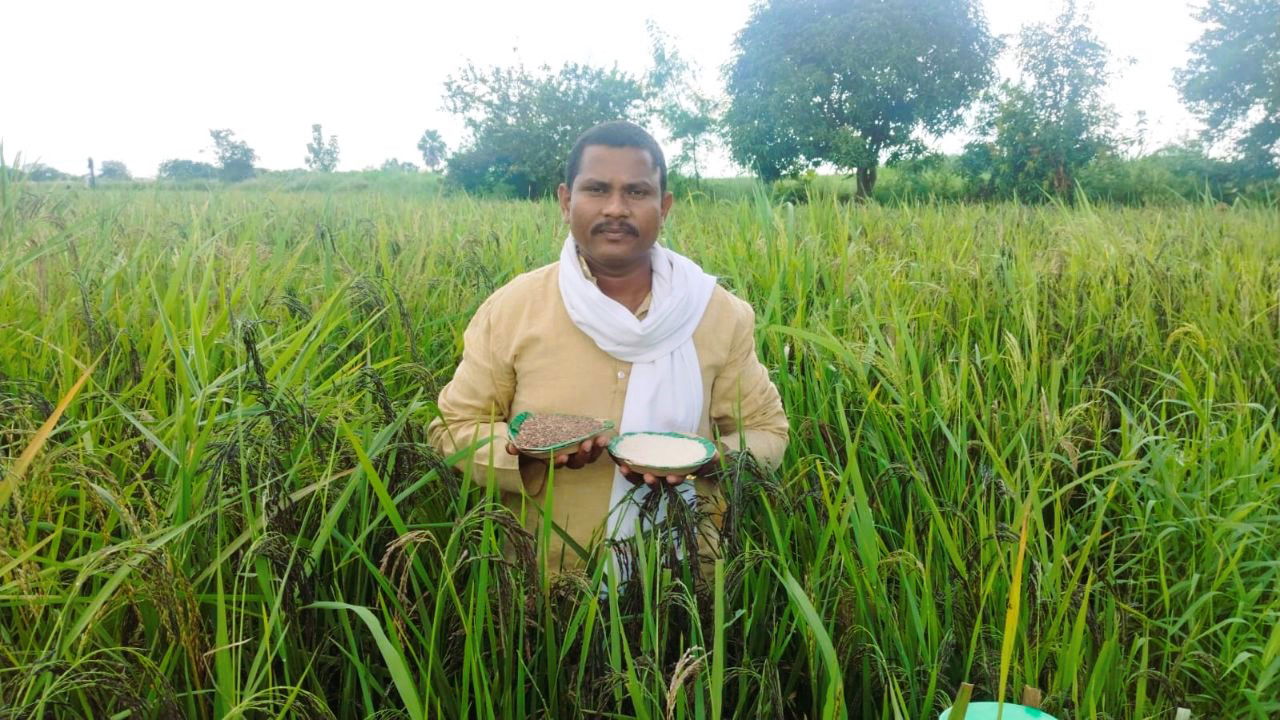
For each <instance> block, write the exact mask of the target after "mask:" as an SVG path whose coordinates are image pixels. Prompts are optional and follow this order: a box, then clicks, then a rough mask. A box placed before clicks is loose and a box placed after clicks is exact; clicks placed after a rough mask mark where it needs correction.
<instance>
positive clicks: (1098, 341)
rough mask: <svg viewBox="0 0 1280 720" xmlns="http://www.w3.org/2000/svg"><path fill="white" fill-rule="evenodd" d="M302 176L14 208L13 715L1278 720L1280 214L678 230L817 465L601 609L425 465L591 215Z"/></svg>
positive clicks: (5, 537)
mask: <svg viewBox="0 0 1280 720" xmlns="http://www.w3.org/2000/svg"><path fill="white" fill-rule="evenodd" d="M2 164H3V163H0V165H2ZM890 169H891V170H895V171H896V170H897V168H890ZM934 169H935V170H936V169H937V168H934ZM272 175H273V174H265V173H264V174H263V175H262V176H260V177H257V178H254V179H253V180H251V181H249V182H247V183H244V184H242V185H239V186H236V187H234V188H221V187H215V188H214V189H213V190H212V191H210V190H207V189H202V190H200V191H198V192H187V191H182V190H173V189H162V190H152V189H146V190H138V189H136V188H134V186H131V185H122V186H114V187H107V188H105V189H99V191H97V192H93V193H90V192H88V191H85V190H81V189H74V190H63V189H61V188H57V187H53V188H49V187H42V188H31V187H21V188H18V189H17V190H16V191H15V189H14V186H13V185H12V184H9V183H10V181H9V180H7V179H6V178H7V177H8V175H7V174H0V492H9V491H10V489H11V492H9V494H8V495H7V496H6V497H7V498H8V500H7V503H6V504H5V505H2V506H0V715H4V716H11V717H16V718H29V717H30V718H51V719H59V718H68V719H70V718H98V717H104V718H105V717H113V716H121V717H123V716H125V715H126V714H127V716H128V717H131V718H191V719H192V720H201V719H203V718H228V717H231V718H236V717H240V718H259V717H261V718H295V717H297V718H342V719H343V720H347V719H348V718H350V719H352V720H356V719H369V718H382V717H405V718H412V717H430V718H473V717H474V718H503V719H512V720H515V719H520V720H523V719H524V718H536V717H541V718H576V717H615V718H623V717H626V718H650V719H651V720H658V719H659V718H661V719H662V720H666V719H667V718H671V720H695V719H699V718H713V717H717V714H716V710H717V709H718V710H719V717H721V718H749V719H751V720H756V719H759V718H779V717H781V718H820V717H850V718H924V719H929V718H936V717H937V715H938V713H939V711H940V710H941V709H942V708H943V707H945V706H946V704H947V703H948V699H949V698H950V697H953V696H954V693H955V691H956V689H957V687H958V685H959V683H960V682H962V681H966V680H967V681H970V682H975V683H977V684H978V691H977V695H976V697H978V698H981V699H989V698H992V697H993V696H995V694H996V692H997V688H998V686H999V684H1000V675H1001V672H1000V669H1001V667H1002V666H1007V667H1008V672H1009V674H1010V677H1009V685H1010V687H1011V688H1015V690H1014V696H1015V697H1016V688H1020V687H1021V686H1022V684H1024V683H1029V684H1033V685H1035V686H1037V687H1039V688H1041V689H1043V690H1044V691H1045V705H1046V710H1048V711H1049V712H1051V713H1053V714H1054V715H1055V716H1056V717H1059V718H1064V719H1066V718H1101V717H1106V718H1115V719H1116V720H1126V719H1128V718H1135V719H1137V718H1170V717H1172V716H1173V712H1174V707H1175V706H1178V705H1185V706H1188V707H1190V708H1192V709H1193V710H1194V716H1195V717H1212V718H1232V719H1236V718H1239V719H1241V720H1266V719H1268V718H1274V717H1276V716H1277V714H1280V701H1278V700H1277V698H1278V697H1280V693H1277V688H1278V687H1280V686H1278V685H1277V683H1280V677H1278V676H1277V674H1276V671H1275V670H1276V667H1277V665H1276V663H1277V662H1278V661H1280V630H1277V628H1278V627H1280V594H1278V593H1277V592H1276V591H1275V589H1276V587H1277V582H1278V581H1280V567H1277V564H1276V561H1275V548H1277V547H1280V518H1278V517H1277V511H1276V508H1277V507H1280V470H1278V468H1280V426H1278V425H1277V413H1276V408H1277V407H1278V406H1280V357H1278V356H1277V353H1276V352H1275V348H1276V346H1277V344H1278V343H1280V326H1278V325H1277V324H1276V322H1275V274H1276V269H1277V268H1278V267H1280V244H1277V243H1276V242H1275V238H1276V237H1280V213H1277V212H1276V211H1275V209H1274V208H1264V209H1250V208H1248V207H1243V206H1240V207H1233V208H1224V209H1219V208H1215V207H1213V206H1204V205H1195V206H1183V207H1178V208H1176V209H1168V208H1157V209H1149V210H1134V209H1125V208H1122V209H1110V208H1095V207H1089V206H1081V207H1077V208H1068V207H1065V206H1063V205H1045V206H1040V207H1026V206H1020V205H1011V204H1000V205H992V206H963V205H959V206H957V205H930V204H916V205H912V206H909V207H901V208H899V207H885V206H879V205H875V204H857V205H854V204H836V203H835V202H832V201H831V199H830V198H829V197H826V196H823V197H822V198H820V199H819V200H818V201H811V202H809V203H808V204H804V205H789V206H777V205H774V204H772V203H770V202H768V201H767V199H765V198H761V197H760V196H758V195H756V194H755V193H756V191H757V190H758V189H759V186H758V185H754V184H747V183H748V182H749V181H744V180H733V181H731V182H730V183H726V184H727V185H732V186H733V188H734V189H735V190H745V191H746V194H745V195H743V196H741V197H739V198H738V199H736V200H732V201H718V202H708V203H702V202H696V203H692V204H685V205H681V206H680V207H679V208H678V210H677V212H675V213H673V214H672V217H671V222H670V223H669V226H668V237H669V239H670V241H671V242H672V244H673V245H674V246H675V247H676V248H678V249H680V250H681V251H682V252H687V253H689V254H690V255H692V256H694V257H696V258H697V259H698V260H699V261H700V262H701V263H703V265H704V266H705V267H706V268H707V269H708V271H709V272H712V273H714V274H716V275H717V276H719V277H720V278H721V281H722V282H723V283H724V284H725V285H726V286H728V287H731V288H732V289H733V290H735V291H736V292H738V293H739V294H741V295H742V296H743V297H745V298H746V299H748V300H749V301H750V302H751V303H752V305H753V307H754V308H755V311H756V318H757V323H758V326H759V330H758V334H757V342H758V347H759V352H760V356H761V359H762V361H763V362H764V363H765V365H766V366H767V367H768V368H770V370H771V375H772V377H773V378H774V379H775V382H776V383H777V384H778V387H779V391H780V393H781V396H782V398H783V401H784V403H785V404H786V407H787V410H788V413H789V416H790V418H791V419H792V441H791V447H790V449H789V451H788V453H787V457H786V459H785V462H784V464H783V468H782V470H781V471H780V472H779V473H777V474H776V475H770V474H764V473H760V472H759V471H758V470H757V469H755V468H753V466H752V464H751V463H750V462H749V460H748V459H747V458H746V457H745V456H734V457H733V458H732V462H730V463H729V464H728V465H727V467H726V468H725V469H724V472H723V474H722V478H721V487H722V489H723V490H724V493H725V495H726V499H727V502H728V504H727V514H726V515H725V516H724V518H723V524H722V528H721V535H722V537H723V541H722V542H723V545H722V555H723V557H721V558H719V559H718V560H719V562H718V563H708V565H709V566H710V567H709V568H707V569H706V571H705V574H703V575H701V576H700V577H699V578H698V580H696V581H695V580H694V575H693V573H694V572H695V570H697V569H700V568H699V566H698V564H697V563H693V562H689V561H688V560H687V559H685V560H684V561H680V560H675V559H672V558H670V557H669V555H665V554H664V553H669V551H670V550H671V545H670V543H669V541H665V542H663V541H660V540H659V539H658V538H646V539H645V540H644V541H643V542H642V543H641V544H640V545H638V546H637V549H639V550H643V551H644V552H639V553H633V554H632V555H631V557H633V558H634V559H635V560H636V562H637V565H636V568H637V570H636V575H635V576H636V578H637V582H636V583H634V584H632V585H631V586H629V587H627V588H624V589H622V590H620V591H617V590H615V591H614V592H611V593H609V594H608V596H607V597H606V598H603V599H602V597H601V593H600V590H601V587H600V581H601V578H600V575H599V574H572V575H568V576H558V577H555V578H552V577H549V576H548V575H547V574H546V573H545V571H544V570H542V569H541V567H540V565H539V560H538V559H537V555H536V547H537V544H536V543H537V542H538V541H537V539H536V538H534V537H530V535H528V534H527V533H526V532H525V531H524V530H523V529H522V527H521V520H522V518H520V517H518V516H517V515H516V514H513V513H512V511H510V510H508V509H507V508H506V507H503V506H501V505H500V504H498V502H497V498H496V497H495V496H493V495H491V494H489V493H488V492H486V490H485V488H484V485H485V483H484V480H483V479H482V478H459V477H457V476H456V475H455V474H454V473H452V472H451V471H449V470H448V469H447V468H445V467H444V465H443V463H442V461H441V459H440V458H438V457H436V456H435V455H434V454H433V453H431V451H430V449H429V448H427V447H426V445H425V444H424V442H423V431H424V427H425V425H426V424H427V423H428V422H430V420H431V419H432V418H433V417H434V416H435V412H436V410H435V408H434V399H435V397H436V395H437V393H438V391H439V389H440V387H441V386H442V385H443V384H444V383H445V382H446V381H447V380H448V378H449V377H450V374H451V372H452V370H453V368H454V366H455V364H456V362H457V359H458V355H459V353H460V351H461V347H462V333H463V329H464V328H465V327H466V325H467V322H468V320H469V318H470V317H471V315H472V313H473V311H474V309H475V308H476V307H477V306H478V305H479V303H480V302H481V301H482V300H483V299H484V298H485V297H486V296H487V295H488V293H489V292H490V291H491V290H492V289H493V288H494V287H496V286H497V285H499V284H501V283H502V282H504V281H505V280H507V279H508V278H511V277H513V276H514V275H516V274H517V273H520V272H523V271H526V270H528V269H530V268H532V267H536V266H538V265H541V264H542V263H545V262H548V261H550V260H553V259H554V258H555V257H556V255H557V253H558V248H559V245H558V242H559V240H560V235H559V232H558V231H557V228H558V220H559V215H558V210H557V208H556V207H555V206H554V204H553V203H550V202H540V203H528V202H502V201H493V200H476V199H474V198H466V197H459V198H447V197H446V198H440V197H428V198H424V197H423V196H422V195H421V194H405V195H395V194H386V193H377V194H374V193H356V192H353V193H351V194H348V195H345V196H342V197H334V196H333V195H331V194H327V193H319V192H315V193H313V192H297V193H289V194H282V193H279V192H276V191H277V190H278V189H279V187H278V186H277V185H274V184H270V183H272V182H273V181H275V180H279V179H283V178H274V177H273V176H272ZM282 175H283V174H282ZM348 176H350V177H358V176H359V174H354V173H331V174H325V175H320V174H316V173H306V172H297V173H293V174H290V175H288V177H289V178H290V179H294V180H297V181H299V182H304V181H305V182H312V183H316V184H317V186H319V185H322V184H328V183H338V182H341V181H344V180H346V179H347V178H348ZM368 177H369V180H370V182H372V181H373V178H375V177H377V178H381V179H383V180H386V181H388V182H391V181H394V182H396V183H402V184H405V185H406V186H408V185H410V184H417V183H425V182H427V181H429V180H435V179H437V178H436V176H434V175H429V174H425V173H422V174H417V175H390V174H382V173H369V174H368ZM891 179H892V176H891V174H890V173H889V171H888V170H886V176H885V183H886V184H887V183H889V182H890V180H891ZM828 180H830V178H816V179H815V180H814V182H815V183H818V184H820V185H825V183H826V182H827V181H828ZM714 184H715V183H714V182H710V181H709V182H708V183H707V185H708V186H709V187H713V186H714ZM825 192H826V188H825V187H823V188H821V189H820V193H825ZM95 360H96V363H95ZM90 367H91V370H90V372H89V375H88V380H87V382H86V383H85V384H84V386H83V387H82V388H81V390H80V392H79V393H78V394H77V395H75V396H74V397H69V398H68V400H69V404H68V405H67V407H66V411H65V414H64V415H63V416H62V418H61V420H60V421H59V422H57V423H56V424H55V425H53V426H52V427H51V428H50V429H51V431H52V432H50V433H49V434H48V435H47V437H46V439H45V442H44V445H43V447H42V449H41V450H40V452H38V453H37V454H35V455H34V462H32V464H31V466H30V467H29V469H28V470H27V471H26V474H25V475H24V476H23V478H22V481H21V482H20V483H11V482H10V478H11V475H10V474H9V473H10V471H11V469H12V468H13V467H14V466H15V464H16V462H15V461H16V459H17V458H18V457H19V456H20V455H21V454H22V453H23V452H24V450H25V449H26V448H28V447H29V446H31V443H32V440H33V438H35V437H36V435H37V432H38V430H39V428H40V427H41V425H42V424H43V423H44V422H45V420H46V418H49V417H50V415H51V413H52V412H53V409H54V407H55V406H57V405H58V403H59V401H60V400H61V399H62V398H63V397H66V396H68V390H69V389H70V388H71V387H72V386H73V384H74V383H75V382H76V380H77V379H78V378H80V377H82V376H84V374H85V371H86V369H89V368H90ZM602 461H606V462H607V459H602ZM553 482H554V480H553ZM1028 502H1029V503H1030V507H1031V509H1032V511H1031V512H1030V513H1029V514H1026V513H1023V512H1022V508H1024V507H1026V506H1027V504H1028ZM517 512H518V511H517ZM1023 518H1026V520H1027V540H1028V542H1027V544H1026V551H1025V552H1026V559H1025V563H1024V570H1025V572H1024V576H1023V582H1022V584H1021V586H1020V588H1021V591H1022V592H1021V596H1020V599H1021V602H1020V603H1019V608H1020V609H1019V612H1018V614H1017V615H1016V616H1015V618H1014V619H1015V620H1016V624H1015V625H1014V626H1013V628H1012V633H1008V632H1006V630H1005V624H1004V619H1005V614H1006V599H1007V598H1008V597H1009V593H1010V589H1011V588H1013V587H1014V583H1013V575H1014V572H1013V565H1014V562H1015V558H1016V555H1017V548H1018V540H1019V529H1020V527H1021V525H1020V523H1021V520H1022V519H1023ZM544 527H545V526H544ZM598 551H599V552H601V553H603V552H605V551H606V549H605V548H599V549H598ZM664 564H667V565H669V567H663V565H664ZM596 567H600V566H599V565H597V566H596ZM1006 646H1007V647H1008V653H1007V657H1006V656H1005V655H1006V654H1005V653H1003V652H1002V648H1004V647H1006ZM1006 661H1007V662H1006ZM1007 699H1013V698H1007Z"/></svg>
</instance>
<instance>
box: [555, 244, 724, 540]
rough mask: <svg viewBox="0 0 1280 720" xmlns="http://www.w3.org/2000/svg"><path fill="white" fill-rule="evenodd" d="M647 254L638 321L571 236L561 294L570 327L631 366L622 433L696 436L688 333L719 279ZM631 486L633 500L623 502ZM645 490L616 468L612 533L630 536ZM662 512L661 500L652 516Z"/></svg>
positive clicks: (694, 366)
mask: <svg viewBox="0 0 1280 720" xmlns="http://www.w3.org/2000/svg"><path fill="white" fill-rule="evenodd" d="M649 259H650V262H651V263H652V267H653V289H652V295H651V300H650V305H649V312H648V314H647V315H645V317H644V319H643V320H640V319H638V318H637V317H636V316H635V315H634V314H632V312H631V311H630V310H628V309H627V308H626V307H624V306H623V305H622V304H621V303H619V302H617V301H616V300H614V299H613V298H610V297H609V296H607V295H605V294H604V293H603V292H602V291H601V290H600V288H599V287H598V286H597V285H596V284H595V283H593V282H591V281H590V280H588V279H587V277H586V276H585V275H584V274H583V272H582V267H581V266H580V265H579V261H578V249H577V244H576V242H575V241H574V239H573V236H572V235H570V236H569V237H568V238H566V239H565V241H564V248H563V249H562V250H561V251H560V297H561V298H562V299H563V300H564V307H565V310H567V311H568V312H569V318H570V319H571V320H573V324H574V325H577V326H578V329H579V330H581V331H582V332H584V333H586V334H587V336H588V337H590V338H591V339H592V340H593V341H594V342H595V344H596V346H597V347H599V348H600V349H601V350H603V351H605V352H606V353H608V354H609V355H612V356H613V357H615V358H617V359H619V360H621V361H623V362H629V363H631V364H632V365H631V380H630V382H629V383H628V384H627V396H626V398H625V399H624V400H623V405H622V425H621V427H620V428H619V431H620V432H637V431H656V432H683V433H695V434H696V433H697V432H698V427H699V425H700V424H701V421H702V417H701V416H702V367H701V365H699V364H698V351H697V349H696V348H695V347H694V346H693V331H694V330H695V329H697V327H698V323H700V322H702V315H703V313H704V312H705V311H706V309H707V302H708V301H709V300H710V299H711V293H712V291H713V290H715V287H716V279H715V278H714V277H712V276H711V275H708V274H706V273H705V272H703V271H702V268H700V267H698V265H697V263H695V262H693V261H692V260H690V259H689V258H687V257H685V256H683V255H680V254H679V253H676V252H673V251H671V250H668V249H667V248H664V247H660V246H659V245H656V244H655V245H654V246H653V248H652V249H651V250H650V251H649ZM633 489H635V493H634V495H633V496H632V500H631V501H626V502H624V500H626V497H627V494H628V493H630V492H632V490H633ZM678 489H679V492H680V495H681V497H683V498H684V499H685V501H686V502H689V503H692V502H693V499H694V487H693V483H687V482H686V483H681V484H680V485H679V486H678ZM649 492H651V491H650V489H649V488H648V486H641V487H639V488H638V489H637V488H636V487H635V486H634V485H632V484H631V482H630V481H629V480H627V479H626V478H625V477H623V476H622V473H621V472H619V471H618V470H616V469H615V470H614V473H613V492H612V493H611V494H610V498H609V508H610V511H609V525H608V533H609V537H610V538H613V539H619V538H626V537H630V536H632V535H634V534H635V531H636V521H637V519H638V518H639V504H640V503H641V502H643V501H644V499H645V497H646V496H647V495H648V494H649ZM665 515H666V505H665V499H664V500H663V504H662V505H659V508H658V513H657V517H656V519H657V520H661V519H662V518H663V517H664V516H665Z"/></svg>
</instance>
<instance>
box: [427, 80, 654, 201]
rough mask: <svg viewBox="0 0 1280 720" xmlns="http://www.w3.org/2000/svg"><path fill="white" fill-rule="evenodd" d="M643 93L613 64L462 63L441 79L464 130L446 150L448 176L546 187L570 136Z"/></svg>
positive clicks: (520, 191) (634, 106)
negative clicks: (464, 137)
mask: <svg viewBox="0 0 1280 720" xmlns="http://www.w3.org/2000/svg"><path fill="white" fill-rule="evenodd" d="M643 99H644V92H643V89H642V87H641V84H640V82H638V81H637V80H636V79H634V78H632V77H631V76H629V75H627V74H626V73H623V72H621V71H619V70H617V69H616V68H614V69H608V70H606V69H602V68H595V67H591V66H587V65H578V64H575V63H569V64H567V65H564V66H563V67H561V68H560V69H559V70H553V69H552V68H551V67H549V66H545V65H544V66H542V67H540V68H538V69H536V70H529V69H527V68H525V67H524V66H521V65H517V66H513V67H494V68H489V69H480V68H477V67H475V66H474V65H467V66H466V67H465V68H463V70H462V71H461V72H460V73H458V74H457V75H455V76H450V77H449V78H448V80H446V81H445V97H444V105H445V109H446V110H448V111H450V112H453V113H455V114H457V115H460V116H461V117H462V118H463V123H464V125H465V126H466V129H467V131H468V135H469V138H468V141H467V143H466V144H465V145H464V146H463V147H462V148H461V149H460V150H459V151H458V152H456V153H454V154H453V155H452V156H451V157H450V158H449V161H448V174H449V177H450V179H451V180H453V181H454V182H457V183H458V184H460V185H461V186H462V187H464V188H466V189H468V190H483V191H490V192H502V193H507V194H513V195H517V196H520V197H529V198H534V197H543V196H546V195H549V194H550V193H551V192H552V191H554V190H555V188H556V186H557V185H558V184H559V183H560V182H561V179H562V177H561V174H562V172H563V168H564V159H565V156H567V155H568V154H569V150H570V148H572V147H573V142H574V140H576V139H577V137H578V136H579V135H581V134H582V133H583V132H585V131H586V130H587V129H589V128H591V127H592V126H593V125H596V124H598V123H601V122H605V121H607V120H617V119H619V118H627V117H630V116H632V115H633V114H634V113H635V112H636V111H637V110H638V109H639V107H640V105H641V102H642V101H643ZM424 160H425V157H424Z"/></svg>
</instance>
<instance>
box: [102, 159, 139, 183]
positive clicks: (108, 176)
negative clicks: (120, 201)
mask: <svg viewBox="0 0 1280 720" xmlns="http://www.w3.org/2000/svg"><path fill="white" fill-rule="evenodd" d="M98 179H99V180H132V179H133V175H132V174H130V173H129V168H128V167H127V166H126V165H125V164H124V163H123V162H121V161H119V160H103V161H102V167H100V168H99V169H98Z"/></svg>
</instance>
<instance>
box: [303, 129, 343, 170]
mask: <svg viewBox="0 0 1280 720" xmlns="http://www.w3.org/2000/svg"><path fill="white" fill-rule="evenodd" d="M306 160H307V169H308V170H312V171H316V172H326V173H327V172H333V171H334V169H335V168H337V167H338V136H337V135H330V136H329V142H328V143H326V142H325V140H324V133H323V132H322V131H321V129H320V123H315V124H313V125H312V126H311V142H309V143H307V158H306Z"/></svg>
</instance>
